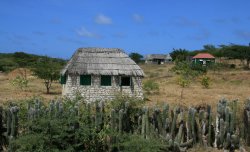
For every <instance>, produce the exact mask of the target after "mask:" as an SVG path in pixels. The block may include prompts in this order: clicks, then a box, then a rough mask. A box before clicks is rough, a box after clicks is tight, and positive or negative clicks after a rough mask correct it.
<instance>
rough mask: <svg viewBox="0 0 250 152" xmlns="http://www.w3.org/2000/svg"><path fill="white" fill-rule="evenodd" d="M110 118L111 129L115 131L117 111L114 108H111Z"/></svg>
mask: <svg viewBox="0 0 250 152" xmlns="http://www.w3.org/2000/svg"><path fill="white" fill-rule="evenodd" d="M110 118H111V124H110V126H111V129H112V130H113V131H116V113H115V110H114V109H111V114H110Z"/></svg>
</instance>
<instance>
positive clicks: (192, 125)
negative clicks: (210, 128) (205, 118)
mask: <svg viewBox="0 0 250 152" xmlns="http://www.w3.org/2000/svg"><path fill="white" fill-rule="evenodd" d="M195 114H196V110H195V109H194V108H192V112H191V128H192V131H191V132H192V138H193V142H194V143H196V142H197V141H196V137H197V134H196V129H195V125H196V121H195Z"/></svg>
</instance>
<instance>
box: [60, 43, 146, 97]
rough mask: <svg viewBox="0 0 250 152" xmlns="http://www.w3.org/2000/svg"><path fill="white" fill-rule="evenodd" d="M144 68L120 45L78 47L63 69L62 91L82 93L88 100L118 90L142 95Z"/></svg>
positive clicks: (112, 93)
mask: <svg viewBox="0 0 250 152" xmlns="http://www.w3.org/2000/svg"><path fill="white" fill-rule="evenodd" d="M143 76H144V72H143V70H142V69H141V68H140V67H139V66H138V65H137V64H136V63H135V62H134V61H133V60H132V59H130V58H129V56H128V55H127V54H126V53H124V51H123V50H121V49H113V48H79V49H78V50H77V51H76V52H75V53H74V55H73V56H72V57H71V59H70V60H69V62H68V63H67V64H66V66H65V67H64V68H63V69H62V70H61V84H62V95H63V96H68V97H73V96H75V94H76V92H78V93H80V94H81V95H82V96H83V97H84V98H85V100H86V101H88V102H93V101H96V100H100V101H104V100H110V99H113V98H114V97H115V95H116V94H126V95H129V96H134V97H137V98H141V99H142V98H143V91H142V78H143Z"/></svg>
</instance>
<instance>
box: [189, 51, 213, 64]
mask: <svg viewBox="0 0 250 152" xmlns="http://www.w3.org/2000/svg"><path fill="white" fill-rule="evenodd" d="M192 62H193V63H195V64H200V65H204V66H207V65H209V64H211V63H215V57H214V56H213V55H212V54H210V53H198V54H197V55H195V56H194V57H193V58H192Z"/></svg>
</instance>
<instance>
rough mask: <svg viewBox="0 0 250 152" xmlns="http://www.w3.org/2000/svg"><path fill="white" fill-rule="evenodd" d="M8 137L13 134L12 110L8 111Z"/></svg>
mask: <svg viewBox="0 0 250 152" xmlns="http://www.w3.org/2000/svg"><path fill="white" fill-rule="evenodd" d="M6 113H7V125H6V126H7V136H10V133H11V122H12V117H11V112H10V109H7V111H6Z"/></svg>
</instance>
